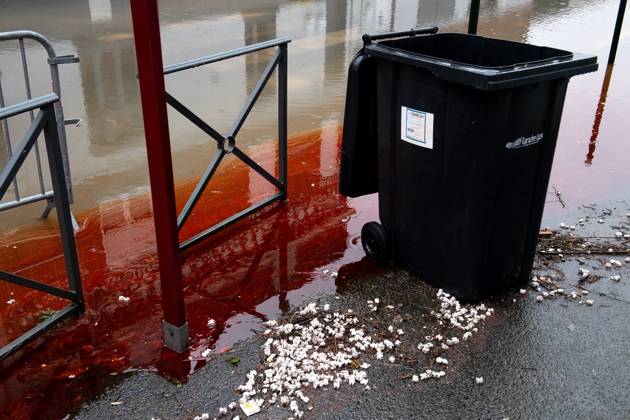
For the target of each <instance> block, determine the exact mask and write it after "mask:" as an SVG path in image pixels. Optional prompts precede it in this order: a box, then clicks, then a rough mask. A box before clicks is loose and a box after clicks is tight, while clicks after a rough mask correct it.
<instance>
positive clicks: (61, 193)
mask: <svg viewBox="0 0 630 420" xmlns="http://www.w3.org/2000/svg"><path fill="white" fill-rule="evenodd" d="M26 38H28V39H32V40H35V41H37V42H39V43H40V44H41V45H42V46H43V47H44V48H45V49H46V51H47V53H48V64H49V65H50V72H51V79H52V92H51V93H48V94H47V95H44V96H40V97H37V98H32V97H31V85H30V79H29V75H28V66H27V60H26V51H25V49H24V39H26ZM6 40H18V41H19V45H20V53H21V58H22V68H23V70H24V83H25V88H26V96H27V99H26V100H24V101H22V102H19V103H17V104H14V105H10V106H7V105H6V104H5V101H4V95H3V92H2V85H1V81H0V127H1V130H0V132H2V133H3V134H4V138H5V142H4V143H5V144H4V145H0V146H4V147H6V150H7V152H8V153H7V154H8V158H7V160H6V162H4V164H2V166H0V201H1V200H2V199H3V198H4V196H5V195H6V194H7V192H8V190H9V189H10V188H11V187H12V189H13V199H12V200H11V201H4V202H1V203H0V211H2V210H8V209H12V208H16V207H19V206H23V205H26V204H30V203H34V202H38V201H44V200H45V201H46V203H47V205H46V209H45V210H44V214H43V215H42V217H47V216H48V214H49V213H50V211H51V210H52V209H53V208H55V209H56V213H57V219H58V221H59V230H60V236H61V244H62V246H63V255H64V262H65V267H66V273H67V278H68V288H67V289H66V288H60V287H55V286H51V285H49V284H45V283H42V282H39V281H36V280H33V279H29V278H25V277H23V276H19V275H16V274H13V273H8V272H5V271H2V270H0V280H2V281H6V282H9V283H13V284H16V285H19V286H22V287H27V288H30V289H33V290H37V291H40V292H44V293H48V294H50V295H53V296H57V297H60V298H63V299H67V300H69V301H70V303H69V304H68V305H67V306H66V307H65V308H63V309H61V310H59V311H57V312H56V313H55V314H54V315H52V316H51V317H50V318H48V319H46V320H45V321H42V322H40V323H39V324H37V325H36V326H34V327H33V328H31V329H30V330H28V331H27V332H25V333H24V334H22V335H21V336H20V337H18V338H16V339H15V340H13V341H11V342H10V343H9V344H7V345H6V346H4V347H2V348H0V360H2V359H4V358H6V357H8V356H9V355H11V354H12V353H14V352H15V351H17V350H18V349H19V348H21V347H22V346H24V345H25V344H26V343H28V342H29V341H30V340H32V339H34V338H35V337H37V336H39V335H41V334H42V333H44V332H45V331H46V330H47V329H49V328H51V327H53V326H54V325H56V324H58V323H59V322H61V321H63V320H64V319H66V318H68V317H70V316H78V315H80V314H81V313H83V312H84V303H83V291H82V288H81V276H80V272H79V263H78V259H77V250H76V242H75V237H74V226H73V222H74V219H73V217H72V214H71V212H70V202H71V201H72V188H71V184H70V170H69V166H68V150H67V147H66V137H65V128H64V117H63V110H62V108H61V103H60V99H59V95H60V86H59V74H58V70H57V66H58V65H59V64H64V63H76V62H77V61H78V59H77V58H76V57H73V56H62V57H58V56H57V55H56V54H55V51H54V50H53V48H52V46H51V45H50V43H49V42H48V40H47V39H46V38H45V37H43V36H42V35H40V34H38V33H35V32H30V31H16V32H7V33H0V41H6ZM25 113H28V114H29V116H30V126H29V127H28V129H27V130H26V132H25V134H24V135H23V137H22V139H21V141H20V142H19V143H17V142H16V144H15V146H14V145H13V144H12V143H11V135H10V132H9V124H8V120H9V118H12V117H16V116H18V115H21V114H25ZM42 133H43V134H44V140H45V150H46V156H47V161H48V168H49V171H50V180H51V183H52V189H51V190H47V189H46V188H45V184H44V171H43V169H42V161H41V156H40V152H39V147H38V141H37V140H38V138H39V136H40V135H41V134H42ZM33 150H34V154H35V159H36V163H37V176H38V180H39V187H40V191H39V192H38V193H36V194H32V195H26V196H24V195H21V194H20V186H19V185H18V182H17V179H16V176H17V173H18V171H19V170H20V168H21V167H22V166H23V165H24V162H25V160H26V158H27V157H28V155H29V154H30V152H31V151H33Z"/></svg>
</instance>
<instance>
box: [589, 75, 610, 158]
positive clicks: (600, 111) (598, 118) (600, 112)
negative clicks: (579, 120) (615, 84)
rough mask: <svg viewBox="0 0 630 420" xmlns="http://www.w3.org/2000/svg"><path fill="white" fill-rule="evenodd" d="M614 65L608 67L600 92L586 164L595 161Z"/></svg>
mask: <svg viewBox="0 0 630 420" xmlns="http://www.w3.org/2000/svg"><path fill="white" fill-rule="evenodd" d="M613 68H614V66H613V65H612V64H609V65H608V66H607V67H606V74H605V75H604V81H603V83H602V91H601V93H600V94H599V101H598V102H597V110H596V111H595V120H594V121H593V130H592V133H591V138H590V140H589V141H588V152H587V153H586V160H585V161H584V163H585V164H586V165H591V164H592V163H593V158H594V157H595V148H596V147H597V137H599V127H600V126H601V124H602V117H603V116H604V109H605V108H606V98H607V97H608V87H609V86H610V78H611V76H612V70H613Z"/></svg>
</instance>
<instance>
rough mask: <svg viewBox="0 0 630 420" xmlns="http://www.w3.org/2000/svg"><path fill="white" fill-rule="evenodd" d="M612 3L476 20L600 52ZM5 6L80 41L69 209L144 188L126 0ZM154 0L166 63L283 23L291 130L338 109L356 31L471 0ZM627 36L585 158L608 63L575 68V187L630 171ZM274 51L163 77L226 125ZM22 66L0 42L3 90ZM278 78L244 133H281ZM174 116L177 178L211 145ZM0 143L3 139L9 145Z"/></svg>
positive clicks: (67, 101)
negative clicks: (593, 147)
mask: <svg viewBox="0 0 630 420" xmlns="http://www.w3.org/2000/svg"><path fill="white" fill-rule="evenodd" d="M617 3H618V2H617V1H616V0H607V1H605V0H600V1H586V0H574V1H566V0H562V1H546V0H545V1H536V0H504V1H486V2H484V4H483V7H482V11H483V13H482V16H481V23H480V26H479V32H480V34H483V35H489V36H496V37H501V38H505V39H511V40H517V41H526V42H529V43H534V44H536V43H539V44H546V45H550V46H553V47H559V48H564V49H569V50H573V51H582V52H588V53H592V54H596V55H598V56H599V57H600V62H602V63H605V60H606V56H607V51H608V45H609V42H610V38H611V33H612V28H613V23H614V18H615V13H616V8H617ZM0 11H1V13H0V31H7V30H14V29H30V30H35V31H38V32H41V33H42V34H44V35H45V36H47V37H48V38H49V39H50V40H51V41H52V42H53V45H54V46H55V48H56V49H57V53H58V54H75V55H77V56H79V58H80V60H81V61H80V63H79V64H67V65H64V66H62V67H61V76H62V96H63V104H64V108H65V112H66V117H67V118H81V119H82V123H81V124H80V125H79V127H75V126H69V127H68V128H67V134H68V142H69V148H70V159H71V170H72V178H73V183H74V187H75V190H76V194H75V195H76V203H75V210H76V211H80V210H83V209H89V208H93V207H95V206H96V205H98V203H100V202H102V201H104V200H107V199H109V198H113V197H116V196H118V195H120V194H127V193H133V192H135V191H137V190H139V189H140V190H142V189H145V188H146V187H147V185H148V175H147V164H146V153H145V144H144V137H143V128H142V118H141V107H140V104H139V92H138V84H137V80H136V65H135V55H134V46H133V45H134V44H133V35H132V29H131V18H130V12H129V4H128V1H126V0H89V1H83V0H58V1H55V2H46V1H18V0H5V1H3V2H2V3H1V4H0ZM160 12H161V25H162V43H163V51H164V62H165V64H171V63H175V62H179V61H182V60H186V59H191V58H196V57H200V56H203V55H207V54H211V53H215V52H219V51H223V50H227V49H231V48H236V47H240V46H243V45H246V44H251V43H255V42H260V41H264V40H268V39H272V38H275V37H280V36H287V37H290V38H291V39H292V40H293V42H292V43H291V44H290V46H289V132H290V133H298V132H301V131H304V130H309V129H312V128H317V127H321V126H328V125H334V124H340V123H341V121H342V118H343V104H344V96H345V77H346V69H347V67H348V64H349V62H350V61H351V59H352V57H353V55H354V54H355V53H356V51H357V50H358V49H359V47H360V45H361V40H360V38H361V34H362V33H366V32H368V33H375V32H383V31H392V30H405V29H408V28H411V27H424V26H429V25H438V26H439V27H440V28H441V30H442V31H463V30H465V28H466V22H467V21H466V19H467V13H468V1H467V0H431V1H418V0H391V1H386V0H360V1H359V0H356V1H342V0H322V1H279V0H265V1H255V2H252V1H212V2H208V1H203V0H182V1H177V2H171V1H162V2H161V3H160ZM41 16H46V19H41ZM626 26H627V25H626ZM627 45H628V30H627V29H626V30H625V31H624V33H623V35H622V41H621V45H620V53H619V57H618V64H617V66H616V69H615V71H614V72H613V75H612V80H611V83H610V86H609V89H608V97H607V106H606V111H605V115H604V117H603V119H602V124H601V126H600V128H599V140H600V143H601V147H598V148H597V149H598V150H597V151H596V152H595V153H594V156H593V158H592V159H590V161H591V165H590V166H587V165H586V166H585V164H584V161H585V160H586V155H587V153H588V150H589V149H588V143H589V139H590V137H591V131H592V126H593V121H594V118H595V114H596V107H597V102H598V97H599V96H600V87H601V85H602V80H603V77H604V71H605V66H601V69H600V71H599V72H598V73H597V74H589V75H586V76H583V77H579V78H576V79H574V80H573V81H572V82H571V85H570V88H569V92H568V100H567V104H566V107H565V118H564V121H563V126H562V130H561V134H560V142H559V149H558V154H557V155H558V156H557V159H556V164H555V170H554V174H553V178H552V182H553V183H554V184H555V185H557V186H558V188H559V189H561V190H563V192H565V198H566V199H567V200H569V201H578V200H586V199H590V198H591V196H594V195H599V194H600V193H601V194H608V193H611V192H613V191H614V190H615V188H616V187H615V185H617V184H620V183H621V181H622V180H626V181H627V180H629V179H630V169H628V166H627V165H624V164H623V163H625V162H627V160H628V158H629V157H630V155H629V154H630V151H628V148H627V147H624V144H623V139H622V136H621V133H623V132H624V131H623V130H624V128H627V124H626V125H625V126H624V123H626V121H624V119H623V118H622V117H621V114H622V113H623V111H622V110H624V109H626V110H627V109H628V105H629V102H628V101H629V99H628V91H629V89H628V83H629V82H628V81H627V78H626V80H624V78H622V77H621V75H622V74H624V73H625V71H624V70H627V69H628V61H629V60H630V59H629V58H628V54H627V53H626V51H625V50H626V49H627V48H624V47H627ZM26 46H27V50H28V51H27V56H28V62H29V66H30V70H31V73H32V74H31V79H32V80H31V84H32V85H33V86H32V89H33V94H34V95H37V94H43V93H46V92H47V89H49V80H48V79H49V78H48V76H47V72H48V69H47V67H46V65H45V62H44V55H43V51H42V50H41V48H38V47H37V46H36V45H35V44H33V43H30V42H27V43H26ZM269 58H270V53H269V52H262V53H258V54H252V55H248V56H247V57H241V58H236V59H232V60H228V61H225V62H221V63H216V64H213V65H210V66H206V67H203V68H199V69H195V70H189V71H186V72H182V73H177V74H174V75H170V76H167V78H166V83H167V89H168V91H169V92H170V93H172V94H173V95H174V96H175V97H176V98H178V99H179V100H180V101H181V102H183V103H185V104H186V105H187V106H188V107H189V108H191V109H192V110H193V111H195V112H197V113H198V114H199V115H200V116H202V117H203V118H204V119H206V121H208V122H210V123H211V125H213V126H214V127H215V128H216V129H217V130H219V131H223V132H225V130H226V129H228V128H229V127H230V126H231V124H232V122H233V121H234V118H235V117H236V115H238V112H239V110H240V108H241V106H242V105H243V103H244V101H245V98H246V97H247V94H248V92H249V91H250V90H251V89H252V88H253V86H254V85H255V83H256V81H257V80H258V77H259V75H260V74H261V72H262V71H263V70H264V68H265V66H266V63H267V60H268V59H269ZM20 66H21V63H20V56H19V50H18V45H17V42H15V43H13V42H4V43H0V71H1V72H2V73H1V74H2V76H1V77H2V83H3V86H4V91H5V92H4V93H5V97H6V102H7V103H15V102H16V101H18V100H20V99H22V98H24V95H25V91H24V82H23V80H22V74H21V69H20ZM272 80H273V79H272ZM275 90H276V85H275V83H273V82H272V83H270V85H269V86H268V88H267V89H266V90H265V92H264V94H263V95H262V96H261V98H260V99H259V101H258V104H257V106H256V107H255V108H254V110H253V112H252V114H251V116H250V118H249V119H248V120H247V122H246V124H245V126H244V127H243V129H242V131H241V133H240V135H239V138H238V142H239V144H241V145H245V146H247V145H254V144H258V143H261V142H264V141H266V140H269V139H273V138H275V136H276V122H275V118H276V107H275V106H274V104H275V100H276V97H275ZM169 119H170V121H169V122H170V128H171V140H172V148H173V152H174V168H175V169H174V170H175V176H176V181H187V180H190V179H192V178H196V177H198V176H199V174H200V172H201V171H202V170H203V168H205V166H206V165H207V163H208V162H209V160H210V159H211V156H212V154H213V152H214V143H213V142H212V141H209V139H208V138H207V137H206V136H204V134H203V133H202V132H201V131H200V130H198V129H197V128H196V127H194V126H193V125H192V124H191V123H190V122H188V121H187V120H185V119H184V118H183V117H181V116H179V114H177V113H176V112H175V111H173V110H169ZM24 128H25V121H24V119H23V120H22V121H20V120H19V119H17V118H14V119H13V121H11V130H12V131H14V133H12V134H13V135H12V139H13V142H14V143H15V142H16V141H17V139H19V138H20V135H21V133H22V132H23V130H24ZM0 153H5V152H4V150H3V148H0ZM1 157H2V155H0V158H1ZM34 173H35V164H34V160H33V159H30V160H29V165H27V167H26V168H25V169H24V170H23V171H22V172H21V174H20V183H21V188H22V190H24V191H32V190H34V189H36V187H37V183H36V177H33V176H32V175H33V174H34ZM611 179H615V182H611ZM9 196H11V194H10V193H9V194H8V196H7V198H5V201H6V200H7V199H8V198H10V197H9ZM35 207H37V206H35ZM36 210H37V211H34V210H33V212H29V211H26V212H24V211H20V212H17V213H18V214H14V215H12V217H10V220H13V221H20V222H21V221H23V218H24V217H29V218H31V217H32V216H33V215H36V214H37V213H38V212H39V210H40V209H39V208H37V209H36ZM3 219H4V218H3ZM10 220H2V221H1V222H0V223H11V221H10Z"/></svg>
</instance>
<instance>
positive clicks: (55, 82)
mask: <svg viewBox="0 0 630 420" xmlns="http://www.w3.org/2000/svg"><path fill="white" fill-rule="evenodd" d="M25 39H30V40H33V41H36V42H37V43H39V44H40V45H41V46H42V47H43V48H44V49H45V50H46V53H47V55H48V65H49V66H50V78H51V82H52V91H53V92H54V94H55V95H56V96H57V98H61V85H60V82H59V68H58V66H59V64H68V63H78V62H79V59H78V57H75V56H73V55H64V56H58V55H57V54H56V53H55V50H54V48H53V46H52V45H51V43H50V41H48V39H47V38H46V37H44V36H43V35H41V34H39V33H37V32H32V31H12V32H0V41H15V40H17V41H18V42H19V47H20V57H21V62H22V73H23V76H24V88H25V90H26V98H27V100H30V99H31V98H32V96H31V81H30V77H29V70H28V62H27V59H26V49H25V47H24V40H25ZM5 106H6V104H5V99H4V92H3V90H2V74H1V73H0V108H3V107H5ZM54 114H55V123H56V125H57V132H58V136H59V144H60V147H61V155H62V161H63V169H64V179H65V183H66V187H67V190H68V198H69V200H70V203H72V201H73V196H72V182H71V178H70V162H69V158H68V146H67V143H66V129H65V125H66V124H72V123H76V122H78V120H76V119H73V120H68V121H66V120H65V119H64V115H63V107H62V106H61V101H60V100H58V101H57V102H55V104H54ZM29 115H30V120H31V122H33V121H34V118H35V114H34V112H33V111H32V110H31V111H29ZM0 130H3V131H4V140H5V141H4V143H5V144H4V145H0V147H5V148H6V151H7V154H8V156H9V158H11V157H12V156H13V155H14V153H15V152H14V150H13V147H12V144H11V132H10V131H9V122H8V119H4V120H3V121H2V126H1V127H0ZM33 148H34V149H35V162H36V165H37V176H38V182H39V192H38V193H35V194H30V195H26V196H23V195H22V194H21V193H20V185H19V182H18V180H17V178H14V179H13V182H12V186H13V200H11V201H5V202H2V203H0V211H2V210H8V209H12V208H16V207H19V206H23V205H26V204H31V203H35V202H38V201H44V200H45V201H46V209H45V210H44V213H43V214H42V218H46V217H48V214H49V213H50V211H51V210H52V209H53V207H54V203H53V192H52V191H49V190H47V189H46V186H45V183H44V174H43V169H42V161H41V156H40V153H39V145H38V144H37V142H35V144H34V145H33Z"/></svg>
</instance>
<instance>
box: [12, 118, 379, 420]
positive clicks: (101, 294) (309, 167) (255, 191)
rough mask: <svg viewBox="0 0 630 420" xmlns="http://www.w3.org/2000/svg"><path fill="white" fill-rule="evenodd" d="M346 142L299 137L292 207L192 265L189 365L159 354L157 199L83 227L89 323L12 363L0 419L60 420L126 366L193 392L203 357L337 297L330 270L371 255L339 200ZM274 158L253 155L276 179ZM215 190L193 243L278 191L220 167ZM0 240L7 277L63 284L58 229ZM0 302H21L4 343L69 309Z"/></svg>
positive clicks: (234, 232)
mask: <svg viewBox="0 0 630 420" xmlns="http://www.w3.org/2000/svg"><path fill="white" fill-rule="evenodd" d="M339 139H340V133H339V129H338V128H337V127H334V128H328V129H322V130H318V131H315V132H310V133H307V134H304V135H300V136H297V137H295V138H293V139H292V140H291V143H290V144H291V147H290V150H291V157H290V159H291V160H290V161H291V162H292V164H291V165H290V169H289V175H290V178H289V179H290V186H289V201H288V203H287V204H285V205H280V206H276V207H275V208H271V209H269V210H267V211H266V212H264V214H261V215H259V216H257V217H255V218H251V219H248V220H245V221H243V222H242V223H240V224H238V225H237V226H235V227H233V228H231V229H228V230H226V231H224V232H222V233H220V234H219V235H217V236H215V237H214V238H211V239H210V240H209V241H207V242H206V243H204V244H203V245H202V246H201V247H197V248H195V249H193V250H191V251H190V252H189V253H188V254H187V255H186V263H185V265H184V275H185V284H186V286H185V288H186V309H187V314H188V319H189V325H190V331H191V338H192V351H191V353H190V356H191V358H192V359H193V360H192V361H188V360H185V359H186V356H187V355H184V356H183V357H182V356H181V355H180V356H178V355H175V354H173V353H171V352H163V350H162V345H161V328H160V320H161V307H160V302H159V301H160V295H159V283H158V275H157V261H156V255H155V253H154V236H153V228H152V223H153V222H152V219H151V210H150V201H149V200H148V197H147V196H139V197H133V198H123V199H120V200H116V201H114V202H111V203H109V204H107V205H103V206H101V207H100V208H98V209H94V210H93V211H90V212H87V213H85V214H82V215H80V216H79V217H78V218H79V224H80V226H81V230H80V232H79V233H78V236H77V239H78V246H79V255H80V261H81V271H82V275H83V281H84V289H85V295H86V303H87V313H86V314H85V316H83V317H82V318H81V319H79V320H70V321H69V322H67V324H65V325H64V326H63V327H61V328H57V329H56V330H54V331H53V332H50V333H49V334H48V335H47V336H46V337H45V339H44V338H42V339H40V340H38V342H37V343H35V344H34V345H30V346H29V347H28V348H27V349H26V350H25V351H22V352H20V353H18V354H17V355H15V356H14V357H12V358H11V359H10V360H7V361H5V363H4V369H3V370H2V372H1V373H0V384H1V385H0V404H1V411H0V413H2V415H4V416H9V415H10V416H11V417H13V418H27V417H32V416H34V415H37V416H42V415H45V416H47V417H60V416H63V415H65V414H66V413H67V412H68V410H69V409H71V408H73V407H77V406H78V404H80V403H81V402H82V401H85V400H86V399H89V398H90V397H91V396H92V395H94V394H95V393H97V392H99V391H100V390H102V389H103V387H104V386H105V385H107V384H108V383H111V382H112V381H115V380H116V379H117V377H116V376H113V375H114V374H118V373H120V372H123V371H125V370H126V369H129V368H133V369H138V368H141V369H147V368H148V369H154V368H157V369H158V370H159V371H160V372H161V373H162V374H163V375H165V376H169V377H173V378H176V379H178V380H185V377H186V375H187V374H188V373H190V372H191V371H193V370H194V369H196V368H198V367H200V366H201V365H202V364H203V361H202V360H198V359H202V358H201V356H200V354H201V352H202V351H203V350H205V349H206V348H212V349H214V351H216V352H220V351H222V350H224V349H226V348H229V347H230V346H231V345H232V344H233V343H234V342H235V341H236V340H238V339H242V338H243V337H246V336H248V335H250V334H251V329H252V328H256V327H259V321H260V320H264V319H267V318H268V317H275V316H277V315H278V314H280V313H282V312H284V311H286V310H288V309H289V308H290V306H291V303H292V302H293V303H298V302H300V301H301V300H302V298H303V297H304V296H312V295H313V294H314V293H317V292H327V291H328V292H330V291H334V289H335V281H334V278H332V277H330V275H327V274H323V269H324V268H325V267H330V268H331V269H334V270H338V268H339V267H340V266H341V265H342V264H346V263H348V262H353V261H357V260H358V259H360V258H361V256H362V252H360V251H359V248H358V247H359V245H357V242H358V241H357V240H356V239H357V238H356V236H357V232H358V231H359V229H360V226H361V225H362V223H363V221H362V220H358V219H357V217H356V213H357V210H356V209H355V206H354V205H350V204H349V203H348V200H347V199H345V198H344V197H341V196H339V195H338V193H337V180H338V178H337V167H338V162H337V159H338V157H337V155H338V153H337V151H338V142H339ZM271 146H274V145H273V144H269V145H265V146H261V147H260V148H259V149H258V150H255V151H252V155H253V156H256V157H257V158H258V160H259V161H261V162H263V163H264V164H265V166H266V167H268V168H270V167H273V163H274V161H275V159H276V155H275V153H274V148H273V147H271ZM213 182H214V183H211V184H210V185H209V187H208V189H207V193H206V194H205V197H204V198H203V199H202V200H200V201H199V204H198V207H197V210H196V211H195V213H194V214H193V215H192V216H191V218H190V219H189V222H188V224H187V225H186V229H185V230H184V232H182V235H183V236H187V235H190V234H192V233H194V232H196V231H199V230H201V229H203V228H204V227H207V226H209V225H210V224H212V223H214V222H216V221H218V220H220V219H222V218H223V217H225V216H227V215H229V214H231V213H232V212H233V211H235V210H239V209H241V208H244V207H246V206H248V205H249V204H250V203H251V202H252V201H256V200H258V199H259V198H260V197H261V196H263V195H264V194H265V193H266V192H268V191H271V189H270V188H269V189H268V188H267V186H266V185H265V181H264V180H262V179H261V180H260V181H259V180H258V179H257V178H255V177H254V175H253V174H252V173H251V172H250V171H249V170H248V169H247V168H246V167H244V166H242V165H240V164H238V163H229V164H227V165H226V166H224V167H223V168H222V173H221V174H220V175H219V176H218V177H217V179H216V181H213ZM192 187H193V184H192V183H191V184H187V185H183V186H181V187H180V188H178V201H179V205H180V206H181V205H182V204H183V202H184V201H185V199H186V198H187V196H188V194H189V192H190V190H191V189H192ZM219 191H223V192H219ZM218 198H220V199H221V201H218V200H217V199H218ZM217 203H219V205H217ZM366 208H367V211H366V212H364V216H362V217H360V218H359V219H364V218H365V219H367V218H370V217H372V218H373V217H374V216H375V214H374V210H375V207H370V206H366ZM362 214H363V213H362ZM349 232H351V233H349ZM9 237H10V238H11V240H10V242H9V239H8V238H9ZM0 240H3V242H2V243H3V246H2V247H1V248H0V261H2V262H3V264H4V266H3V267H2V268H3V269H5V270H8V271H14V272H19V273H20V274H22V275H25V276H29V277H32V278H36V279H40V280H43V281H46V282H49V283H53V284H59V285H61V284H63V282H62V281H60V280H59V279H62V278H64V277H63V262H62V260H61V258H60V255H59V253H60V247H59V245H58V238H57V236H56V234H55V233H54V226H48V227H40V228H33V229H28V230H24V231H20V232H10V235H9V234H6V235H5V238H0ZM33 250H36V251H35V252H33ZM120 295H124V296H128V297H130V299H131V300H130V302H129V303H128V304H125V303H121V302H119V301H118V296H120ZM0 298H1V299H3V300H4V301H6V300H8V299H10V298H12V299H15V301H16V303H15V304H11V305H8V304H7V305H2V309H0V320H1V322H2V324H0V332H1V333H2V340H3V341H4V342H6V341H7V340H10V339H11V338H14V337H16V336H18V335H19V334H20V333H21V332H23V331H24V330H25V329H26V328H28V327H30V326H31V325H33V324H34V323H35V322H36V319H37V316H38V314H40V313H41V311H44V310H46V309H49V308H58V307H61V306H63V304H64V302H63V301H61V300H60V299H57V298H53V297H48V296H44V295H43V294H41V293H38V292H33V291H29V290H26V289H22V288H19V289H18V288H16V287H13V286H10V285H7V284H0ZM209 318H213V319H215V320H216V321H217V327H216V328H214V329H210V328H209V327H208V326H207V321H208V319H209Z"/></svg>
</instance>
